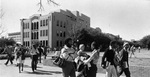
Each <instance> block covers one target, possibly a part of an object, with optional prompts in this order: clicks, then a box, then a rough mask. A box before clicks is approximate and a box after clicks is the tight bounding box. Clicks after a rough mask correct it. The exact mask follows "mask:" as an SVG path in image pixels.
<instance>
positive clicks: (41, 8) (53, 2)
mask: <svg viewBox="0 0 150 77" xmlns="http://www.w3.org/2000/svg"><path fill="white" fill-rule="evenodd" d="M47 3H48V4H50V3H52V4H54V5H56V6H59V4H58V3H56V2H55V1H53V0H47ZM37 5H38V6H39V10H38V11H43V10H44V7H43V2H42V0H40V1H39V3H38V4H37Z"/></svg>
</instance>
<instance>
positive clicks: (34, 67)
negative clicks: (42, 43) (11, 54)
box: [31, 45, 39, 72]
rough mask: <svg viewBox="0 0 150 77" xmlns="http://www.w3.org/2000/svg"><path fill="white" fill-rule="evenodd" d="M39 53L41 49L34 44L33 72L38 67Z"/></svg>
mask: <svg viewBox="0 0 150 77" xmlns="http://www.w3.org/2000/svg"><path fill="white" fill-rule="evenodd" d="M38 54H39V51H38V49H37V46H36V45H33V46H32V49H31V55H32V61H31V67H32V71H33V72H34V70H36V69H37V63H38Z"/></svg>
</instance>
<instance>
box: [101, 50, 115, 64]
mask: <svg viewBox="0 0 150 77" xmlns="http://www.w3.org/2000/svg"><path fill="white" fill-rule="evenodd" d="M114 55H115V51H114V50H112V49H107V50H106V51H105V52H104V55H103V57H102V64H104V63H105V59H106V60H107V61H108V62H110V65H114Z"/></svg>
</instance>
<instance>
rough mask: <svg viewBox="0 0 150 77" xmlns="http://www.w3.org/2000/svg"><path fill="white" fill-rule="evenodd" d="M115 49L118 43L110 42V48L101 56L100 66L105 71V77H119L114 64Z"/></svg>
mask: <svg viewBox="0 0 150 77" xmlns="http://www.w3.org/2000/svg"><path fill="white" fill-rule="evenodd" d="M116 48H118V42H117V41H111V42H110V47H109V48H108V49H107V50H106V51H105V52H104V54H103V57H102V62H101V66H102V68H104V69H106V77H119V76H118V75H117V70H116V68H115V64H114V56H115V51H116Z"/></svg>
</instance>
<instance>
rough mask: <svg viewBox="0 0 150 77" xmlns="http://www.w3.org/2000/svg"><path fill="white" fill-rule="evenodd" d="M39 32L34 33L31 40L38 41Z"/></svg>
mask: <svg viewBox="0 0 150 77" xmlns="http://www.w3.org/2000/svg"><path fill="white" fill-rule="evenodd" d="M38 34H39V32H32V33H31V39H38Z"/></svg>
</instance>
